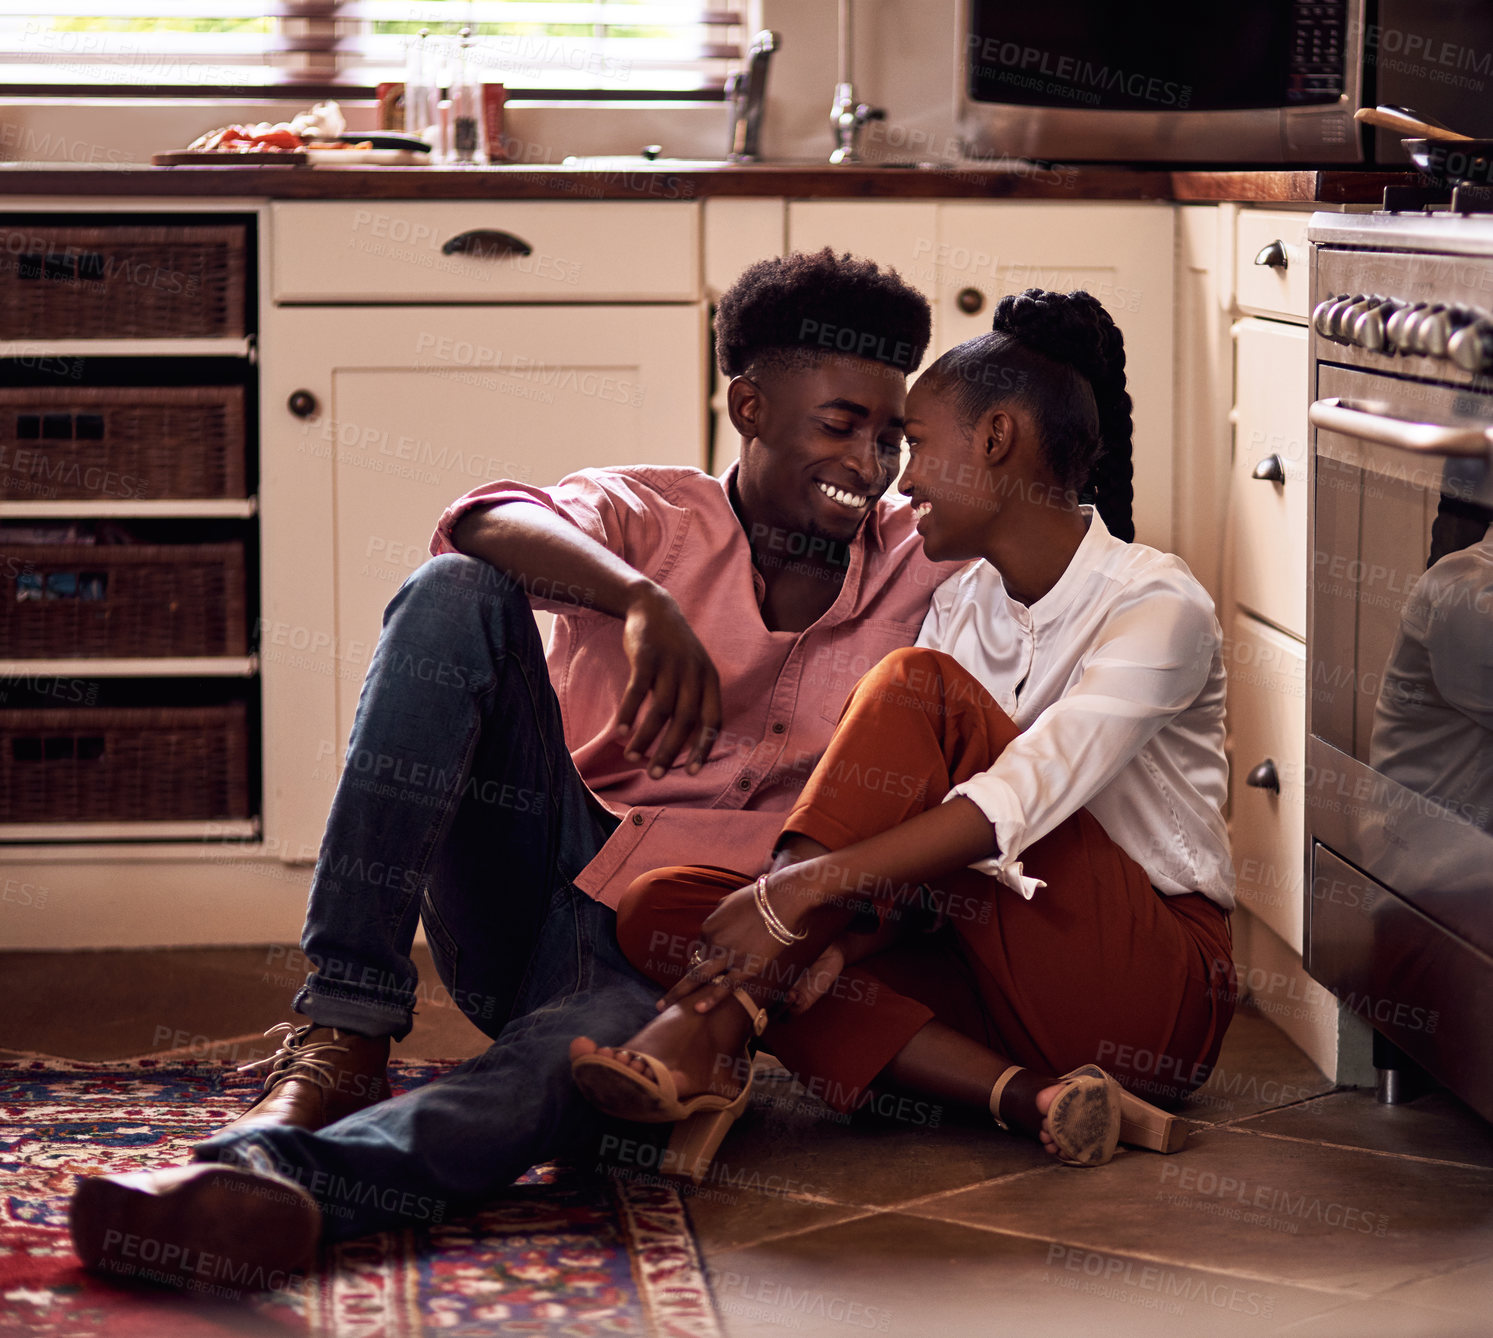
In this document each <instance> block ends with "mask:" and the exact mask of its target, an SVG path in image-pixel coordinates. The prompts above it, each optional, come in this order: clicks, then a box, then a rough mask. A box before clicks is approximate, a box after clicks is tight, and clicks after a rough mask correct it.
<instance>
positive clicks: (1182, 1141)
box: [1068, 1064, 1192, 1156]
mask: <svg viewBox="0 0 1493 1338" xmlns="http://www.w3.org/2000/svg"><path fill="white" fill-rule="evenodd" d="M1075 1074H1085V1075H1087V1076H1090V1077H1102V1078H1107V1077H1109V1074H1107V1073H1105V1071H1104V1070H1103V1069H1102V1068H1100V1067H1099V1065H1097V1064H1082V1065H1080V1066H1079V1067H1078V1068H1076V1069H1074V1070H1073V1072H1072V1073H1070V1074H1068V1077H1070V1078H1071V1077H1073V1076H1074V1075H1075ZM1191 1132H1192V1125H1191V1124H1190V1123H1188V1121H1186V1120H1184V1119H1183V1118H1182V1117H1181V1116H1180V1115H1172V1114H1170V1113H1168V1112H1167V1111H1164V1110H1162V1109H1161V1107H1160V1106H1153V1105H1152V1104H1151V1103H1150V1102H1149V1101H1142V1100H1141V1099H1140V1097H1138V1096H1132V1095H1131V1094H1130V1093H1129V1092H1127V1091H1126V1090H1125V1089H1124V1088H1123V1087H1121V1088H1120V1142H1122V1143H1129V1144H1130V1145H1131V1146H1132V1147H1138V1148H1146V1149H1148V1150H1149V1151H1151V1152H1160V1153H1163V1154H1165V1155H1168V1156H1169V1155H1170V1154H1171V1153H1173V1152H1180V1151H1181V1150H1182V1149H1183V1148H1184V1147H1185V1146H1186V1145H1187V1136H1188V1135H1189V1134H1190V1133H1191Z"/></svg>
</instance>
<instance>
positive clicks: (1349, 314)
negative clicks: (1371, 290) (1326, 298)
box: [1327, 296, 1364, 344]
mask: <svg viewBox="0 0 1493 1338" xmlns="http://www.w3.org/2000/svg"><path fill="white" fill-rule="evenodd" d="M1362 301H1364V298H1362V297H1361V296H1355V297H1340V298H1338V300H1337V302H1336V303H1334V304H1333V308H1332V310H1331V311H1330V312H1329V313H1328V316H1327V337H1328V338H1329V339H1335V340H1337V341H1338V343H1340V344H1346V343H1347V342H1348V329H1349V326H1350V323H1351V322H1352V321H1353V319H1354V317H1356V316H1357V314H1358V304H1359V303H1360V302H1362Z"/></svg>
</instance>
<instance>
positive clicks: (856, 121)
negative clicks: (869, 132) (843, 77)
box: [829, 83, 886, 163]
mask: <svg viewBox="0 0 1493 1338" xmlns="http://www.w3.org/2000/svg"><path fill="white" fill-rule="evenodd" d="M884 120H886V112H885V111H883V110H882V109H881V108H880V107H868V106H867V105H866V104H865V103H864V102H857V101H856V100H855V85H854V84H848V83H846V84H836V85H835V105H834V106H833V107H831V108H830V109H829V124H830V129H831V130H832V131H834V135H835V139H836V140H837V141H838V147H837V148H836V149H835V151H834V152H833V153H832V154H830V156H829V160H830V162H832V163H858V162H860V161H861V155H860V152H859V148H858V144H859V140H860V137H861V131H862V130H864V129H865V128H866V122H867V121H884Z"/></svg>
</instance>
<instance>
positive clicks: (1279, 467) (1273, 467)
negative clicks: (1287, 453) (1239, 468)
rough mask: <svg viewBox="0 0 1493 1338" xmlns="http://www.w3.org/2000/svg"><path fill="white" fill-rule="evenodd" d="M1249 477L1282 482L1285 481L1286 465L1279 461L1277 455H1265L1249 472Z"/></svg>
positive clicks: (1270, 481)
mask: <svg viewBox="0 0 1493 1338" xmlns="http://www.w3.org/2000/svg"><path fill="white" fill-rule="evenodd" d="M1249 476H1250V478H1254V479H1260V480H1262V481H1264V482H1267V483H1284V482H1285V481H1286V467H1285V465H1284V464H1282V463H1281V458H1280V456H1278V455H1267V456H1266V457H1265V458H1264V459H1263V460H1261V461H1260V462H1259V464H1257V465H1256V466H1255V467H1254V468H1253V469H1252V470H1250V473H1249Z"/></svg>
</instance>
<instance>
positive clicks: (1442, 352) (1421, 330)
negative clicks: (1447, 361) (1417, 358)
mask: <svg viewBox="0 0 1493 1338" xmlns="http://www.w3.org/2000/svg"><path fill="white" fill-rule="evenodd" d="M1416 334H1417V336H1418V337H1417V339H1416V343H1417V344H1418V345H1419V346H1420V351H1421V352H1422V353H1425V354H1428V355H1429V356H1431V357H1433V358H1444V357H1446V344H1447V340H1449V339H1450V338H1451V337H1452V321H1451V316H1450V315H1449V314H1448V312H1447V310H1446V308H1445V307H1444V306H1441V305H1439V304H1438V305H1437V306H1434V307H1432V308H1431V310H1430V311H1429V312H1427V313H1426V315H1425V316H1424V317H1423V318H1422V320H1421V322H1420V325H1419V326H1418V327H1416Z"/></svg>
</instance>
